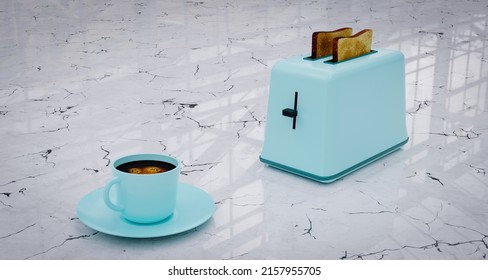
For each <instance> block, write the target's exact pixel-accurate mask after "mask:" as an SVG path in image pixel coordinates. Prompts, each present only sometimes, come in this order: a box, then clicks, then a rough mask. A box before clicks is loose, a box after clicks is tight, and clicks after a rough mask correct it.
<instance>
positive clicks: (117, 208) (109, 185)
mask: <svg viewBox="0 0 488 280" xmlns="http://www.w3.org/2000/svg"><path fill="white" fill-rule="evenodd" d="M118 183H120V179H119V178H117V177H116V178H113V179H112V180H110V181H109V182H108V183H107V184H106V185H105V187H104V191H103V200H104V201H105V204H107V206H108V208H110V209H112V210H114V211H119V212H121V211H122V210H123V208H122V207H120V206H118V205H115V204H114V203H112V201H110V190H111V189H112V187H113V186H114V185H116V184H118Z"/></svg>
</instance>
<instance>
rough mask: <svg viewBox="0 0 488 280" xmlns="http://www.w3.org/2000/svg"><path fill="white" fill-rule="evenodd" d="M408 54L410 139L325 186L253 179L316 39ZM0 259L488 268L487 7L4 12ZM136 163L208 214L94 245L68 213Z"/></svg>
mask: <svg viewBox="0 0 488 280" xmlns="http://www.w3.org/2000/svg"><path fill="white" fill-rule="evenodd" d="M344 26H350V27H353V28H354V30H360V29H363V28H372V29H374V32H375V34H374V39H373V45H374V47H381V48H390V49H394V50H400V51H402V52H403V53H404V54H405V56H406V80H407V89H406V92H407V96H406V100H407V108H406V111H407V113H406V118H407V125H408V133H409V136H410V141H409V142H408V144H407V145H406V146H404V147H403V148H402V149H401V150H400V151H398V152H396V153H394V154H392V155H390V156H388V157H386V158H383V159H381V160H380V161H377V162H375V163H374V164H372V165H370V166H368V167H366V168H363V169H361V170H359V171H357V172H355V173H353V174H351V175H349V176H347V177H345V178H344V179H342V180H340V181H338V182H336V183H333V184H329V185H322V184H319V183H315V182H313V181H310V180H307V179H303V178H300V177H297V176H294V175H290V174H287V173H284V172H281V171H278V170H276V169H273V168H270V167H266V166H264V165H263V164H262V163H261V162H260V161H259V159H258V156H259V154H260V151H261V147H262V144H263V138H264V128H265V126H266V118H265V116H266V105H267V95H268V84H269V77H270V72H271V67H272V65H273V64H274V63H275V62H276V61H278V60H279V59H283V58H286V57H290V56H292V55H298V54H307V53H309V51H310V50H309V48H310V41H311V34H312V32H313V31H319V30H333V29H337V28H340V27H344ZM0 67H1V68H0V69H1V72H0V141H1V145H0V157H1V158H2V161H1V162H0V170H1V173H0V225H1V226H0V258H1V259H358V258H362V259H486V257H487V253H488V174H487V173H488V142H487V141H488V94H487V92H488V90H487V89H488V87H487V84H488V3H487V2H486V1H482V0H479V1H477V0H462V1H454V0H453V1H448V0H445V1H441V0H437V1H422V0H414V1H405V0H391V1H372V0H370V1H348V0H342V1H302V2H299V1H229V2H227V1H205V0H204V1H150V0H138V1H128V0H120V1H119V0H117V1H116V0H112V1H110V0H104V1H98V0H97V1H95V0H83V1H58V0H50V1H48V0H43V1H29V0H5V1H1V2H0ZM137 152H158V153H166V154H170V155H173V156H176V157H178V158H179V159H181V160H182V163H183V168H182V175H181V179H182V181H184V182H187V183H190V184H193V185H195V186H198V187H200V188H202V189H204V190H206V191H207V192H209V193H210V194H211V195H212V197H213V198H214V199H215V201H216V207H217V210H216V212H215V214H214V216H213V218H212V219H211V220H209V222H207V223H206V224H204V225H203V226H201V227H198V228H196V229H194V230H191V231H189V232H186V233H183V234H179V235H176V236H171V237H161V238H154V239H127V238H120V237H114V236H109V235H106V234H103V233H98V232H97V231H94V230H92V229H90V228H88V227H86V226H85V225H84V224H82V223H81V222H80V221H79V220H78V219H77V216H76V205H77V203H78V201H79V200H80V199H81V198H82V197H83V196H84V195H85V194H87V193H88V192H90V191H92V190H94V189H96V188H99V187H101V186H102V185H103V184H104V183H105V182H106V181H107V180H108V179H109V178H110V177H111V172H110V169H109V167H108V166H109V164H110V163H111V162H112V161H113V160H115V159H116V158H117V157H119V156H122V155H125V154H129V153H137Z"/></svg>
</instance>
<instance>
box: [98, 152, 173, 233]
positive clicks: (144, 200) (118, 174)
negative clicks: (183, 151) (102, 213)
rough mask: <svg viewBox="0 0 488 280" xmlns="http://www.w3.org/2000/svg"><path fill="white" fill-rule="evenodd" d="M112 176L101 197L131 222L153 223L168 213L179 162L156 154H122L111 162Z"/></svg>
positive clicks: (171, 202) (162, 218)
mask: <svg viewBox="0 0 488 280" xmlns="http://www.w3.org/2000/svg"><path fill="white" fill-rule="evenodd" d="M112 172H113V176H114V177H113V178H112V179H111V180H110V181H109V182H107V184H106V185H105V187H104V193H103V199H104V201H105V204H106V205H107V206H108V207H109V208H110V209H112V210H114V211H117V212H120V214H121V216H122V217H123V218H125V219H127V220H129V221H131V222H135V223H155V222H158V221H162V220H164V219H166V218H168V217H169V216H171V215H172V213H173V211H174V209H175V206H176V193H177V189H178V178H179V175H180V162H179V161H178V160H177V159H176V158H174V157H171V156H166V155H160V154H135V155H129V156H124V157H122V158H119V159H117V160H115V161H114V162H113V164H112Z"/></svg>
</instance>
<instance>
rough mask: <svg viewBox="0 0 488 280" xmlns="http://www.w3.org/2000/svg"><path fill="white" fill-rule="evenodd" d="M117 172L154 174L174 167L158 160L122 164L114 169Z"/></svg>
mask: <svg viewBox="0 0 488 280" xmlns="http://www.w3.org/2000/svg"><path fill="white" fill-rule="evenodd" d="M116 168H117V169H118V170H120V171H122V172H125V173H131V174H156V173H162V172H166V171H169V170H172V169H174V168H176V166H175V165H173V164H171V163H169V162H164V161H158V160H137V161H129V162H126V163H122V164H121V165H119V166H117V167H116Z"/></svg>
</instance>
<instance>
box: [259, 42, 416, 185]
mask: <svg viewBox="0 0 488 280" xmlns="http://www.w3.org/2000/svg"><path fill="white" fill-rule="evenodd" d="M407 142H408V135H407V130H406V123H405V59H404V56H403V54H402V53H401V52H398V51H392V50H385V49H378V50H375V51H372V52H371V54H367V55H364V56H361V57H357V58H354V59H351V60H348V61H344V62H340V63H333V62H331V57H324V58H321V59H316V60H311V59H308V58H306V57H304V56H298V57H292V58H289V59H285V60H281V61H279V62H277V63H276V64H275V65H274V66H273V69H272V72H271V80H270V90H269V100H268V111H267V120H266V130H265V138H264V145H263V149H262V153H261V156H260V160H261V161H262V162H263V163H265V164H268V165H270V166H272V167H276V168H279V169H282V170H285V171H288V172H291V173H295V174H298V175H301V176H304V177H307V178H310V179H313V180H316V181H319V182H322V183H329V182H332V181H335V180H337V179H339V178H341V177H343V176H345V175H347V174H349V173H351V172H353V171H354V170H357V169H358V168H361V167H363V166H365V165H367V164H369V163H371V162H373V161H375V160H377V159H379V158H381V157H383V156H385V155H387V154H389V153H391V152H393V151H395V150H397V149H398V148H400V147H401V146H402V145H404V144H405V143H407Z"/></svg>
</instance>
